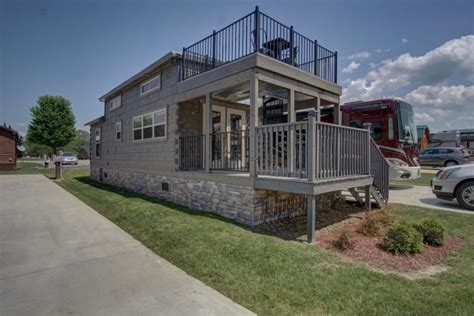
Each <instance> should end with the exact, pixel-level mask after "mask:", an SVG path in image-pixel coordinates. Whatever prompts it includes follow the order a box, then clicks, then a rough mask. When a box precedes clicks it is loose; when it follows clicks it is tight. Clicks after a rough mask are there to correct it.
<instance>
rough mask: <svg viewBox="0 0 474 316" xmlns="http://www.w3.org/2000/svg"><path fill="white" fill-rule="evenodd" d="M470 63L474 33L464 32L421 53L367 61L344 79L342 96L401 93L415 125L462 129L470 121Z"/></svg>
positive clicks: (473, 103) (473, 97) (473, 109)
mask: <svg viewBox="0 0 474 316" xmlns="http://www.w3.org/2000/svg"><path fill="white" fill-rule="evenodd" d="M473 65H474V35H468V36H464V37H461V38H457V39H453V40H450V41H447V42H446V43H444V44H443V45H441V46H439V47H437V48H434V49H433V50H431V51H429V52H427V53H426V54H424V55H421V56H412V55H411V54H408V53H406V54H403V55H400V56H398V57H396V58H392V59H387V60H384V61H382V62H381V63H378V64H369V66H370V67H371V69H370V71H369V72H368V73H367V74H366V75H365V76H363V77H361V78H357V79H353V80H351V81H350V82H349V83H347V84H344V88H343V93H342V100H343V102H349V101H356V100H373V99H380V98H385V97H392V98H393V97H397V96H398V97H400V96H401V97H403V99H405V100H406V101H408V102H409V103H410V104H412V105H413V107H414V110H415V116H416V121H417V123H418V124H420V123H425V124H428V123H429V125H430V128H432V130H433V131H436V130H445V129H450V128H451V129H452V128H467V127H469V126H472V124H473V123H472V122H473V121H474V85H472V83H473V82H474V71H473V69H474V68H473V67H474V66H473ZM460 83H462V84H460ZM407 92H408V93H407Z"/></svg>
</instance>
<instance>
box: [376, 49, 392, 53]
mask: <svg viewBox="0 0 474 316" xmlns="http://www.w3.org/2000/svg"><path fill="white" fill-rule="evenodd" d="M389 51H390V48H385V49H382V48H377V49H376V50H374V53H377V54H381V53H388V52H389Z"/></svg>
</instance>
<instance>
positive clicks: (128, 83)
mask: <svg viewBox="0 0 474 316" xmlns="http://www.w3.org/2000/svg"><path fill="white" fill-rule="evenodd" d="M341 92H342V87H341V86H340V85H338V84H337V52H335V51H331V50H329V49H327V48H325V47H323V46H322V45H321V44H320V43H319V42H318V41H316V40H311V39H309V38H308V37H306V36H303V35H302V34H300V33H299V32H297V31H296V30H295V29H294V28H293V26H291V27H288V26H286V25H284V24H282V23H280V22H278V21H277V20H275V19H273V18H271V17H269V16H268V15H266V14H264V13H262V12H261V11H260V10H259V8H258V7H257V8H256V9H255V11H253V12H251V13H249V14H248V15H246V16H244V17H243V18H241V19H239V20H237V21H235V22H234V23H232V24H230V25H229V26H227V27H225V28H223V29H221V30H219V31H214V32H212V33H211V35H209V36H207V37H206V38H204V39H201V40H199V41H198V42H196V43H194V44H192V45H190V46H187V47H184V48H183V49H182V51H181V52H173V51H172V52H170V53H168V54H166V55H165V56H163V57H161V58H160V59H158V60H157V61H156V62H154V63H152V64H151V65H150V66H148V67H146V68H145V69H143V70H142V71H140V72H138V73H137V74H136V75H134V76H132V77H131V78H129V79H127V80H125V81H124V82H123V83H121V84H120V85H118V86H116V87H115V88H113V89H112V90H110V91H109V92H107V93H105V94H104V95H103V96H102V97H100V98H99V100H100V101H101V102H103V103H104V108H103V109H104V114H103V115H102V116H101V117H99V118H96V119H94V120H92V121H91V122H89V123H88V124H87V125H89V126H90V128H91V178H92V179H94V180H96V181H101V182H104V183H108V184H111V185H114V186H118V187H123V188H126V189H129V190H133V191H136V192H140V193H144V194H147V195H151V196H156V197H159V198H162V199H166V200H170V201H173V202H175V203H178V204H182V205H185V206H189V207H191V208H193V209H198V210H202V211H207V212H213V213H217V214H219V215H222V216H224V217H227V218H231V219H234V220H236V221H238V222H241V223H244V224H247V225H252V226H253V225H258V224H260V223H263V222H268V221H272V220H275V219H280V218H283V217H292V216H295V215H298V214H302V213H303V214H304V213H306V214H307V215H308V240H309V241H313V239H314V228H315V226H314V225H315V220H314V219H315V209H316V203H317V200H318V199H316V197H317V196H319V195H323V194H326V193H331V192H336V191H340V190H346V189H349V188H356V187H364V188H365V192H366V196H365V197H366V201H369V195H370V194H372V195H373V196H374V198H376V199H377V198H381V199H384V200H385V201H386V200H387V199H388V166H387V164H386V161H385V159H384V158H383V156H382V154H381V152H380V151H379V150H378V148H377V146H376V145H375V143H374V142H373V140H372V139H371V138H370V132H369V131H368V130H365V129H360V128H352V127H347V126H342V125H341V124H340V110H339V109H340V106H339V105H340V95H341ZM323 108H330V109H331V111H333V114H332V117H333V121H332V122H329V123H325V122H322V120H321V110H322V109H323ZM308 109H310V110H309V111H308ZM302 110H305V112H306V113H307V114H306V115H299V114H298V113H300V112H301V111H302Z"/></svg>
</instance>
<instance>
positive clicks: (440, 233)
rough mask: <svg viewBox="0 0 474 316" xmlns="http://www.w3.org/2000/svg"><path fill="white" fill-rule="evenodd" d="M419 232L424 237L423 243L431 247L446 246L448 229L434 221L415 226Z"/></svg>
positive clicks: (426, 221) (430, 220)
mask: <svg viewBox="0 0 474 316" xmlns="http://www.w3.org/2000/svg"><path fill="white" fill-rule="evenodd" d="M415 228H416V230H417V231H419V232H420V233H421V234H422V235H423V242H424V243H425V244H427V245H430V246H435V247H439V246H442V245H444V237H445V232H446V229H445V228H444V227H443V226H442V225H441V224H440V223H438V222H437V221H436V220H434V219H427V220H425V221H424V222H423V223H421V224H419V225H415Z"/></svg>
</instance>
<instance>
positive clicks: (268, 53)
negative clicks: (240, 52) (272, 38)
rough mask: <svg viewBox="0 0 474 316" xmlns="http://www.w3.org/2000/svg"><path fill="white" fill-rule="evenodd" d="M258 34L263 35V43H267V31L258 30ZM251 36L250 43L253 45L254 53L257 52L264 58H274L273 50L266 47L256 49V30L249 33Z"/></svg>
mask: <svg viewBox="0 0 474 316" xmlns="http://www.w3.org/2000/svg"><path fill="white" fill-rule="evenodd" d="M258 32H261V33H262V35H264V41H263V42H264V43H266V42H267V41H268V36H267V31H265V29H263V28H260V29H258ZM251 35H252V37H251V42H252V45H253V48H254V50H255V51H258V52H259V53H262V54H264V55H266V56H270V57H273V58H275V52H274V51H273V50H271V49H269V48H267V47H264V46H262V47H257V44H256V38H257V30H256V29H255V30H253V31H252V32H251Z"/></svg>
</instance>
